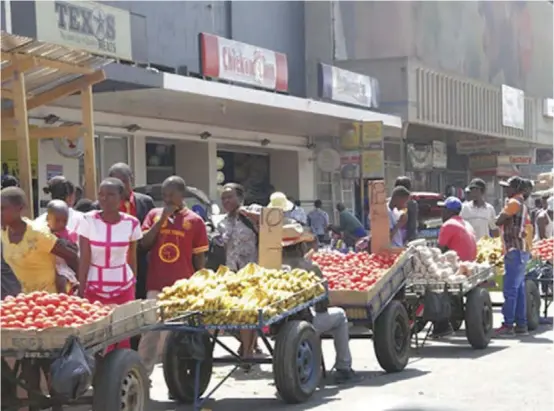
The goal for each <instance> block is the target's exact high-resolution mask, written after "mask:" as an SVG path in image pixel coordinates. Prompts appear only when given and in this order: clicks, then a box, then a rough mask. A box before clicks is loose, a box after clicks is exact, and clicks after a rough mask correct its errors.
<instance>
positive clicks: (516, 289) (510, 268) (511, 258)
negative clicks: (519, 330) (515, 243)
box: [502, 250, 528, 327]
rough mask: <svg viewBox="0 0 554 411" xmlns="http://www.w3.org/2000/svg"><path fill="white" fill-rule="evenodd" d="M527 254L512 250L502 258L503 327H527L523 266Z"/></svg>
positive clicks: (525, 262) (526, 259)
mask: <svg viewBox="0 0 554 411" xmlns="http://www.w3.org/2000/svg"><path fill="white" fill-rule="evenodd" d="M527 261H528V253H526V252H524V251H521V250H512V251H509V252H508V253H506V255H505V256H504V269H505V274H504V305H503V306H502V314H503V315H504V325H506V326H508V327H512V326H513V325H514V322H515V323H516V324H517V325H518V326H526V325H527V310H526V307H525V266H526V265H527Z"/></svg>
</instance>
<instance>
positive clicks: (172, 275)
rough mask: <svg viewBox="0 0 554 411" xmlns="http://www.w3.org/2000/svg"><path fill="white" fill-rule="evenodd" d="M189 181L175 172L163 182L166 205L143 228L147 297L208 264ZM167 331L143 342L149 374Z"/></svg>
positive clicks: (142, 352)
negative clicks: (188, 201)
mask: <svg viewBox="0 0 554 411" xmlns="http://www.w3.org/2000/svg"><path fill="white" fill-rule="evenodd" d="M186 189H187V187H186V184H185V181H184V180H183V179H182V178H181V177H177V176H171V177H168V178H166V179H165V181H164V182H163V184H162V197H163V202H164V204H165V207H164V208H161V207H160V208H154V209H152V210H150V212H149V213H148V215H147V216H146V218H145V219H144V223H142V230H143V232H144V237H143V238H142V241H141V247H142V249H143V250H147V251H149V264H148V274H147V276H146V290H147V291H146V298H148V299H157V297H158V294H159V293H160V292H161V291H162V290H163V288H164V287H170V286H171V285H173V284H174V283H175V282H176V281H178V280H181V279H183V278H190V277H191V276H192V275H193V274H194V273H195V272H196V271H197V270H201V269H203V268H204V267H205V265H206V258H205V253H206V252H207V251H208V248H209V245H208V234H207V233H206V225H205V224H204V220H202V217H200V216H199V215H197V214H196V213H194V212H193V211H191V210H189V209H188V208H186V207H185V206H184V199H185V193H186ZM166 336H167V332H156V331H154V332H149V333H147V334H145V335H144V336H143V337H142V338H141V340H140V344H139V349H138V351H139V355H140V357H141V359H142V362H143V364H144V366H145V368H146V371H147V373H148V375H150V374H152V371H153V369H154V365H155V364H156V363H157V362H158V359H159V356H160V355H161V353H162V350H163V346H164V342H165V338H166Z"/></svg>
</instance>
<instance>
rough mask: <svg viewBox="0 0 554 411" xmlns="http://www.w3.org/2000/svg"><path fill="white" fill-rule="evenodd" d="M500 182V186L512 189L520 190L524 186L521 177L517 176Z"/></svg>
mask: <svg viewBox="0 0 554 411" xmlns="http://www.w3.org/2000/svg"><path fill="white" fill-rule="evenodd" d="M498 184H500V185H501V186H502V187H511V188H513V189H514V190H518V191H519V190H521V189H522V188H523V187H524V185H525V184H524V182H523V178H521V177H518V176H513V177H510V178H509V179H508V180H505V181H501V182H500V183H498Z"/></svg>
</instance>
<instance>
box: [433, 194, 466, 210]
mask: <svg viewBox="0 0 554 411" xmlns="http://www.w3.org/2000/svg"><path fill="white" fill-rule="evenodd" d="M437 205H438V206H439V207H444V208H446V209H447V210H450V211H461V210H462V201H461V200H460V199H459V198H458V197H448V198H447V199H446V200H444V201H439V202H438V203H437Z"/></svg>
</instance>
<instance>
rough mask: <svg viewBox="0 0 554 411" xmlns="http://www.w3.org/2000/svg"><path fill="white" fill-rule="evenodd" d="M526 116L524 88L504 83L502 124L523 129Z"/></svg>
mask: <svg viewBox="0 0 554 411" xmlns="http://www.w3.org/2000/svg"><path fill="white" fill-rule="evenodd" d="M524 118H525V116H524V94H523V90H519V89H517V88H513V87H509V86H507V85H505V84H502V125H503V126H504V127H512V128H517V129H519V130H523V128H524V121H525V119H524Z"/></svg>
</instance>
